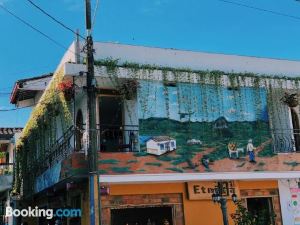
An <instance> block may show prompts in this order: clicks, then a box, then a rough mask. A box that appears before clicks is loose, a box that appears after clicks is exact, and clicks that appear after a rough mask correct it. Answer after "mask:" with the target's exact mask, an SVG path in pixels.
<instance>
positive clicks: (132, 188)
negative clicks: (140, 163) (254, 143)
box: [102, 180, 278, 225]
mask: <svg viewBox="0 0 300 225" xmlns="http://www.w3.org/2000/svg"><path fill="white" fill-rule="evenodd" d="M199 183H200V182H199ZM237 184H238V188H239V190H251V189H256V190H257V189H278V185H277V181H276V180H270V181H237ZM109 188H110V195H111V196H114V195H118V196H122V195H127V196H128V195H143V194H144V195H145V194H148V195H151V194H153V195H155V194H171V193H178V194H182V196H183V198H182V199H183V200H182V201H183V202H182V204H183V213H184V224H185V225H201V224H203V225H220V224H222V223H223V222H222V212H221V208H220V205H219V204H214V203H213V202H212V201H211V200H207V199H206V200H189V199H188V193H187V184H186V183H157V184H123V185H110V186H109ZM248 197H249V196H248ZM137 206H138V205H137ZM102 207H105V205H104V204H102ZM227 210H228V217H229V218H230V214H232V213H234V212H235V205H234V203H233V202H232V201H231V200H230V199H229V200H228V201H227ZM229 223H230V225H233V224H234V223H233V221H232V220H231V218H230V219H229Z"/></svg>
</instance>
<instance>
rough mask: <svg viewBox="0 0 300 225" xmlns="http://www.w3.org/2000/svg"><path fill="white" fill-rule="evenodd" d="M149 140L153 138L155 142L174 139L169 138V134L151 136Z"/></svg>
mask: <svg viewBox="0 0 300 225" xmlns="http://www.w3.org/2000/svg"><path fill="white" fill-rule="evenodd" d="M149 140H153V141H155V142H162V141H171V140H175V139H174V138H171V137H169V136H153V137H151V138H150V139H149Z"/></svg>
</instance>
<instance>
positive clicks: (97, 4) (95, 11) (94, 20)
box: [92, 0, 100, 30]
mask: <svg viewBox="0 0 300 225" xmlns="http://www.w3.org/2000/svg"><path fill="white" fill-rule="evenodd" d="M99 3H100V0H96V6H95V10H94V15H93V20H92V30H93V29H94V25H95V22H96V16H97V11H98V8H99Z"/></svg>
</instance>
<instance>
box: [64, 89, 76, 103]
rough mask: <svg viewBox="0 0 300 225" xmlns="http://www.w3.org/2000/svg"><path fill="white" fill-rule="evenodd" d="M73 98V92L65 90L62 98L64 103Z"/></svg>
mask: <svg viewBox="0 0 300 225" xmlns="http://www.w3.org/2000/svg"><path fill="white" fill-rule="evenodd" d="M73 96H74V92H73V90H67V91H64V97H65V99H66V101H68V102H69V101H71V100H72V99H73Z"/></svg>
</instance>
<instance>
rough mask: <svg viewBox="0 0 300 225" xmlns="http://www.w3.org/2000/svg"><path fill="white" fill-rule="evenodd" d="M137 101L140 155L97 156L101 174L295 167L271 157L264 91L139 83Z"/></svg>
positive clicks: (107, 154)
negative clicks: (252, 153) (252, 155)
mask: <svg viewBox="0 0 300 225" xmlns="http://www.w3.org/2000/svg"><path fill="white" fill-rule="evenodd" d="M138 103H139V109H138V113H139V143H140V152H136V153H133V152H128V153H103V154H101V156H100V157H99V169H100V171H101V173H102V174H120V173H167V172H177V173H178V172H181V173H182V172H218V171H219V172H220V171H264V170H278V168H276V166H275V165H277V166H278V164H282V166H283V167H284V168H285V169H286V170H291V169H294V167H295V166H298V164H297V165H293V162H294V161H293V160H292V158H291V159H287V160H286V161H284V160H282V162H281V163H280V162H278V161H280V160H281V159H280V157H278V156H277V155H274V154H273V151H272V146H271V133H270V129H269V121H268V109H267V90H266V89H264V88H255V87H239V88H236V87H229V88H227V87H224V86H215V85H204V84H191V83H176V84H164V83H163V82H154V81H142V82H141V83H140V89H139V91H138ZM249 144H250V145H249ZM247 146H248V147H247ZM249 146H250V147H249ZM247 149H248V150H253V151H254V155H255V158H254V160H253V159H252V161H250V154H249V152H248V151H247ZM275 156H276V157H275ZM275 161H276V162H275ZM299 164H300V163H299ZM273 167H274V168H273ZM281 169H283V168H281ZM283 170H284V169H283Z"/></svg>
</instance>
